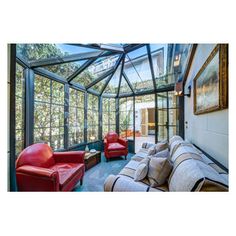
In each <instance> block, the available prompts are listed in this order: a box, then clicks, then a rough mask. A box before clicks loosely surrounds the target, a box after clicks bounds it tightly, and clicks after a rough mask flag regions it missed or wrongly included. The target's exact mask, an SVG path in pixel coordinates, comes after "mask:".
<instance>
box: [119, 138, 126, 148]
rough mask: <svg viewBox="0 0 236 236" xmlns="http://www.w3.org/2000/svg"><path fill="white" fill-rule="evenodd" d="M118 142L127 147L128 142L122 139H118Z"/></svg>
mask: <svg viewBox="0 0 236 236" xmlns="http://www.w3.org/2000/svg"><path fill="white" fill-rule="evenodd" d="M118 142H119V143H120V144H122V145H123V146H125V147H128V140H127V139H123V138H118Z"/></svg>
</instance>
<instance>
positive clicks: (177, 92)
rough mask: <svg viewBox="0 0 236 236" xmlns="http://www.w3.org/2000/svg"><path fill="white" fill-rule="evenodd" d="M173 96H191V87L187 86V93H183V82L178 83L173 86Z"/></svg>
mask: <svg viewBox="0 0 236 236" xmlns="http://www.w3.org/2000/svg"><path fill="white" fill-rule="evenodd" d="M175 96H187V97H190V96H191V85H189V86H188V93H186V94H185V93H184V88H183V81H178V82H176V84H175Z"/></svg>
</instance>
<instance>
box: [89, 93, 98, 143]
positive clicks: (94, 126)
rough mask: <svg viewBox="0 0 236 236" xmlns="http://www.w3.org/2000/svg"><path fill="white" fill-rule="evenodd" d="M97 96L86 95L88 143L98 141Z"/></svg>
mask: <svg viewBox="0 0 236 236" xmlns="http://www.w3.org/2000/svg"><path fill="white" fill-rule="evenodd" d="M98 114H99V110H98V96H95V95H92V94H88V119H87V120H88V124H87V130H88V134H87V139H88V142H93V141H96V140H98Z"/></svg>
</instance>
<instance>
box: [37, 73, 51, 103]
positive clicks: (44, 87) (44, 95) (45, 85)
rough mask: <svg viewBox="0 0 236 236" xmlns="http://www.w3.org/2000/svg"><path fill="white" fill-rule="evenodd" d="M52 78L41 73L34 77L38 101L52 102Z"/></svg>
mask: <svg viewBox="0 0 236 236" xmlns="http://www.w3.org/2000/svg"><path fill="white" fill-rule="evenodd" d="M50 90H51V89H50V80H49V79H47V78H44V77H42V76H40V75H37V74H36V75H35V79H34V99H35V100H36V101H42V102H50V94H51V91H50Z"/></svg>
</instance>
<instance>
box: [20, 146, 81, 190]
mask: <svg viewBox="0 0 236 236" xmlns="http://www.w3.org/2000/svg"><path fill="white" fill-rule="evenodd" d="M84 155H85V152H84V151H75V152H54V153H53V151H52V149H51V148H50V147H49V146H48V145H47V144H43V143H37V144H33V145H31V146H29V147H27V148H26V149H24V150H23V151H22V152H21V153H20V155H19V157H18V158H17V160H16V180H17V187H18V190H19V191H71V190H72V189H73V188H74V187H75V185H76V184H77V183H78V181H79V180H80V184H81V185H82V182H83V176H84V171H85V166H84Z"/></svg>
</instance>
